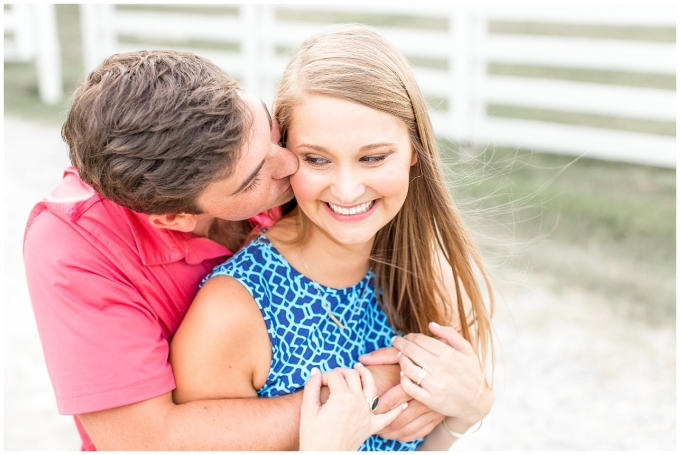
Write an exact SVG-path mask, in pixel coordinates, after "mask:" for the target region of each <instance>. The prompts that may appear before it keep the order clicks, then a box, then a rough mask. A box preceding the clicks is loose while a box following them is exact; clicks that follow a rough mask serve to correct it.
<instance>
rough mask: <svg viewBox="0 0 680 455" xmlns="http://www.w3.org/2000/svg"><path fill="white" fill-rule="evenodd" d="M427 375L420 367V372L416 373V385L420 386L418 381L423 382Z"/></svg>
mask: <svg viewBox="0 0 680 455" xmlns="http://www.w3.org/2000/svg"><path fill="white" fill-rule="evenodd" d="M426 374H427V373H426V372H425V368H423V367H420V371H419V372H418V382H416V385H420V381H422V380H423V378H424V377H425V375H426Z"/></svg>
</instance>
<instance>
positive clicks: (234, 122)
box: [24, 51, 441, 450]
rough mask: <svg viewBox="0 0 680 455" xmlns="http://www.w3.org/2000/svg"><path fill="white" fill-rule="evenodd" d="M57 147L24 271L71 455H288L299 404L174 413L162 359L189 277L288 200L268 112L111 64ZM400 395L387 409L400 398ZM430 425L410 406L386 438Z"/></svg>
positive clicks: (286, 158)
mask: <svg viewBox="0 0 680 455" xmlns="http://www.w3.org/2000/svg"><path fill="white" fill-rule="evenodd" d="M62 136H63V138H64V140H65V141H66V142H67V144H68V145H69V154H70V158H71V162H72V163H73V165H74V167H72V168H69V169H67V170H66V172H65V173H64V179H63V181H62V182H61V183H60V184H59V185H58V186H57V188H56V189H55V190H54V191H53V192H52V194H50V196H48V197H47V198H46V199H45V200H44V201H42V202H41V203H39V204H38V205H37V206H36V207H35V208H34V210H33V212H32V213H31V215H30V218H29V221H28V225H27V228H26V233H25V240H24V259H25V264H26V275H27V280H28V285H29V291H30V295H31V300H32V303H33V308H34V313H35V317H36V322H37V325H38V330H39V333H40V338H41V342H42V345H43V350H44V353H45V359H46V362H47V367H48V371H49V374H50V378H51V381H52V384H53V387H54V389H55V394H56V397H57V404H58V409H59V412H60V413H61V414H72V415H74V416H76V424H77V426H78V429H79V431H80V434H81V437H82V439H83V449H91V450H92V449H95V448H97V449H100V450H102V449H105V450H106V449H109V450H110V449H134V450H144V449H164V450H182V449H191V450H201V449H222V450H248V449H250V450H277V449H281V450H294V449H295V448H296V447H297V443H298V441H297V439H298V425H299V410H300V403H301V393H296V394H292V395H289V396H284V397H278V398H272V399H229V400H226V399H225V400H204V401H195V402H191V403H186V404H182V405H175V404H174V403H173V401H172V390H173V389H174V388H175V382H174V378H173V375H172V369H171V366H170V364H169V363H168V346H169V341H170V340H171V339H172V336H173V334H174V333H175V331H176V330H177V327H178V326H179V324H180V322H181V320H182V318H183V316H184V314H185V313H186V311H187V309H188V306H189V305H190V303H191V301H192V299H193V297H194V295H195V293H196V291H197V287H198V284H199V282H200V280H201V279H202V278H203V277H204V276H205V275H206V274H207V273H208V272H209V271H210V270H211V269H212V268H213V267H214V266H215V265H217V264H219V263H221V262H223V261H224V260H225V259H226V258H228V257H229V256H230V255H231V254H232V252H233V251H235V250H236V249H238V247H239V246H240V245H241V244H242V243H243V242H244V240H245V237H246V236H247V235H248V234H249V233H250V232H251V231H252V230H254V229H260V228H262V227H264V226H268V225H270V224H271V223H272V222H273V220H272V218H271V217H270V216H268V215H267V213H266V212H267V211H268V210H270V209H273V208H275V207H278V206H280V205H281V204H283V203H285V202H287V201H289V200H290V199H291V198H292V192H291V189H290V185H289V183H288V177H289V176H290V175H291V174H293V173H294V172H295V171H296V170H297V159H296V158H295V157H294V156H293V154H291V153H290V152H288V151H287V150H286V149H284V148H282V147H281V146H280V145H279V132H278V126H277V124H276V122H275V121H272V119H271V117H270V116H269V113H268V112H267V109H266V106H265V105H264V104H263V103H262V102H261V101H260V100H258V99H257V98H255V97H253V96H251V95H248V94H245V93H244V92H242V91H241V90H239V89H238V85H237V83H236V82H235V81H234V80H233V79H232V78H230V77H229V76H228V75H226V74H225V73H224V72H223V71H221V70H220V69H219V68H217V67H216V66H215V65H213V64H212V63H210V62H208V61H207V60H205V59H202V58H200V57H197V56H195V55H192V54H187V53H177V52H168V51H156V52H135V53H128V54H118V55H114V56H113V57H111V58H109V59H108V60H106V61H105V62H104V63H103V65H102V66H101V67H99V68H98V69H96V70H95V71H94V72H93V73H92V74H90V75H89V77H88V78H87V79H86V80H85V81H84V82H83V84H82V85H81V86H80V87H79V88H78V90H77V91H76V93H75V97H74V102H73V105H72V107H71V109H70V111H69V114H68V118H67V120H66V122H65V124H64V126H63V129H62ZM273 213H274V216H275V215H276V211H275V210H274V211H273ZM378 355H380V354H378ZM376 368H377V367H376ZM384 368H390V367H384ZM394 368H395V367H392V371H394ZM374 371H375V370H374ZM376 375H377V376H378V377H380V376H379V372H378V371H376ZM395 376H396V375H395ZM385 377H386V375H385V374H384V372H383V378H385ZM382 382H383V383H386V381H385V380H384V379H383V381H382ZM397 384H398V376H397V377H396V378H393V379H391V385H397ZM388 388H389V387H387V386H386V385H383V387H382V388H381V390H382V391H385V390H387V389H388ZM399 390H400V387H399V386H397V387H393V388H392V389H390V392H389V393H388V395H387V396H386V398H387V399H385V400H383V410H385V409H387V408H389V407H391V406H396V405H397V404H399V403H400V402H401V401H404V400H406V399H408V397H407V396H405V395H404V394H403V392H400V391H399ZM378 411H380V410H378ZM439 421H441V417H440V416H439V415H438V414H435V413H432V412H431V411H429V410H427V409H426V408H424V407H423V406H422V405H420V406H418V405H417V404H416V405H413V406H409V409H408V413H406V411H405V414H404V415H403V416H401V417H400V420H399V421H398V422H396V423H393V424H392V428H390V432H389V434H390V436H391V437H394V438H402V439H414V438H417V437H420V436H423V435H425V434H427V433H429V432H430V431H431V430H432V428H434V426H435V425H436V424H437V423H439Z"/></svg>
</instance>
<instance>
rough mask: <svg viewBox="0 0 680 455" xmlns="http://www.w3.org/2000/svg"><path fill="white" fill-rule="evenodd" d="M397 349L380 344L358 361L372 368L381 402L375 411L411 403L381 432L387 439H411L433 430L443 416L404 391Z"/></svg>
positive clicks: (404, 440) (379, 411) (387, 409)
mask: <svg viewBox="0 0 680 455" xmlns="http://www.w3.org/2000/svg"><path fill="white" fill-rule="evenodd" d="M398 352H399V351H398V350H397V349H396V348H380V349H377V350H375V351H373V352H371V353H369V354H364V355H362V356H360V357H359V361H360V362H361V363H363V364H364V365H366V366H367V367H368V368H369V369H370V370H371V373H373V377H374V378H375V382H376V385H377V386H378V395H379V396H380V402H379V403H378V408H377V409H376V411H375V412H376V413H383V412H386V411H389V410H390V409H394V408H396V407H397V406H400V405H402V404H403V403H406V402H408V404H409V405H408V408H406V410H404V411H403V412H402V413H401V414H400V415H399V417H397V419H396V420H395V421H394V422H392V423H391V424H390V425H388V426H387V427H385V428H384V429H383V430H382V431H381V432H380V433H378V435H380V437H382V438H385V439H396V440H398V441H402V442H408V441H413V440H416V439H419V438H422V437H423V436H426V435H428V434H430V432H431V431H432V430H433V429H434V428H435V427H436V426H437V425H438V424H439V423H440V422H441V421H442V420H444V416H443V415H441V414H439V413H437V412H435V411H432V410H430V409H429V408H427V407H426V406H425V405H424V404H422V403H420V402H419V401H416V400H414V399H413V398H412V397H411V396H410V395H408V394H407V393H406V392H404V389H403V388H402V387H401V384H400V379H401V377H400V375H399V372H400V371H401V369H400V367H399V365H398V360H399V358H398V357H397V353H398Z"/></svg>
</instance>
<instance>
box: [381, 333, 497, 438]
mask: <svg viewBox="0 0 680 455" xmlns="http://www.w3.org/2000/svg"><path fill="white" fill-rule="evenodd" d="M430 330H431V331H432V333H433V334H434V335H435V336H437V337H439V338H441V339H440V340H438V339H435V338H432V337H429V336H427V335H423V334H421V333H410V334H408V335H406V336H405V337H395V338H394V339H393V345H394V347H396V348H397V349H399V351H400V352H401V355H400V356H399V365H401V371H402V373H403V376H402V378H401V386H402V387H403V389H404V391H405V392H406V393H408V394H409V395H411V396H412V397H413V398H414V399H416V400H418V401H420V402H422V403H423V404H425V405H426V406H428V407H429V408H430V409H432V410H434V411H437V412H439V413H440V414H443V415H445V416H451V417H453V418H454V420H455V421H457V422H458V423H459V424H458V425H456V427H457V428H465V429H466V428H469V427H470V426H472V425H474V424H475V423H477V422H479V421H480V420H482V419H483V418H484V417H486V415H487V414H488V413H489V411H490V410H491V406H492V404H493V400H494V396H493V391H492V390H491V389H490V388H489V387H488V385H487V384H486V380H485V378H484V375H483V373H482V369H481V366H480V364H479V361H478V360H477V356H476V354H475V351H474V350H473V348H472V346H471V345H470V343H469V342H468V341H467V340H466V339H465V338H463V337H462V336H461V335H460V334H459V333H458V332H457V331H456V330H455V329H454V328H452V327H443V326H440V325H438V324H436V323H434V322H431V323H430ZM455 431H460V430H455Z"/></svg>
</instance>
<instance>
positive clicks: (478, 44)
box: [466, 4, 489, 143]
mask: <svg viewBox="0 0 680 455" xmlns="http://www.w3.org/2000/svg"><path fill="white" fill-rule="evenodd" d="M469 14H470V15H469V21H470V22H469V24H470V28H469V30H468V32H469V33H470V50H469V54H468V57H469V59H470V60H469V67H468V70H469V74H470V75H469V80H470V86H469V90H470V92H469V94H468V95H467V98H466V99H467V100H468V103H469V108H468V109H469V112H468V114H469V116H470V117H469V126H468V127H469V130H468V131H469V135H470V136H469V137H470V140H471V141H472V142H473V143H474V142H477V141H478V140H479V139H480V137H479V135H480V134H482V130H483V126H484V122H485V121H486V95H485V94H486V93H487V92H486V87H485V85H486V79H487V75H486V73H487V57H486V50H485V49H486V43H487V35H488V29H489V20H488V17H489V16H488V13H487V10H486V9H485V8H484V7H483V6H481V5H478V4H477V5H474V4H473V6H472V7H471V8H470V11H469Z"/></svg>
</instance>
